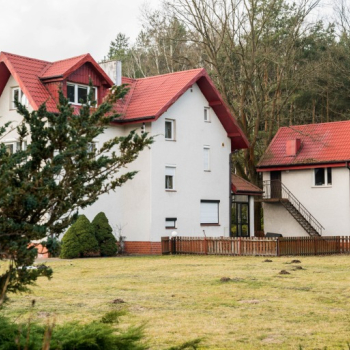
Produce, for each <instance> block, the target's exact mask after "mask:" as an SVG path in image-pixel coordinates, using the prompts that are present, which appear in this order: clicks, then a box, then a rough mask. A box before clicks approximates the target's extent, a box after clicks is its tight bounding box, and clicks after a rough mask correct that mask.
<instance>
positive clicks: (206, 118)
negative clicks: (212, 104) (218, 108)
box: [204, 107, 210, 122]
mask: <svg viewBox="0 0 350 350" xmlns="http://www.w3.org/2000/svg"><path fill="white" fill-rule="evenodd" d="M204 121H205V122H210V108H209V107H204Z"/></svg>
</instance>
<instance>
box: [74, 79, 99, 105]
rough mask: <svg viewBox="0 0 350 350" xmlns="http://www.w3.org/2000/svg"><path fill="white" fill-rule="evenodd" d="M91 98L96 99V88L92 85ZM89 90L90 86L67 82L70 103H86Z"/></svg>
mask: <svg viewBox="0 0 350 350" xmlns="http://www.w3.org/2000/svg"><path fill="white" fill-rule="evenodd" d="M92 89H93V92H92V98H93V99H94V100H95V101H97V88H96V87H92ZM89 92H90V86H88V85H81V84H72V83H67V98H68V101H69V102H70V103H73V104H76V105H80V104H83V103H86V102H87V100H88V95H89Z"/></svg>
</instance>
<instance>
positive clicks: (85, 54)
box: [51, 53, 91, 64]
mask: <svg viewBox="0 0 350 350" xmlns="http://www.w3.org/2000/svg"><path fill="white" fill-rule="evenodd" d="M86 56H91V55H90V54H89V53H84V54H82V55H78V56H73V57H69V58H64V59H61V60H58V61H54V62H51V63H52V64H55V63H60V62H64V61H69V60H74V59H76V58H79V57H86Z"/></svg>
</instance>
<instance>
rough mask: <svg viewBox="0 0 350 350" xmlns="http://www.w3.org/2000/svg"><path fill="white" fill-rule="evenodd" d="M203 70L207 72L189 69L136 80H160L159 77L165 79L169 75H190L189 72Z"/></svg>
mask: <svg viewBox="0 0 350 350" xmlns="http://www.w3.org/2000/svg"><path fill="white" fill-rule="evenodd" d="M201 70H205V68H193V69H188V70H181V71H177V72H172V73H165V74H158V75H152V76H151V77H143V78H136V79H135V80H145V79H155V78H159V77H165V76H167V75H175V74H180V73H188V72H193V71H201Z"/></svg>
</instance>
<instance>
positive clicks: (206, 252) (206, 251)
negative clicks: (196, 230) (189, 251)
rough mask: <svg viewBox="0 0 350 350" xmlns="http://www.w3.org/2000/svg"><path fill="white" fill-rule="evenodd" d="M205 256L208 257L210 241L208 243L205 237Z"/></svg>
mask: <svg viewBox="0 0 350 350" xmlns="http://www.w3.org/2000/svg"><path fill="white" fill-rule="evenodd" d="M204 254H205V255H208V241H207V237H204Z"/></svg>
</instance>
